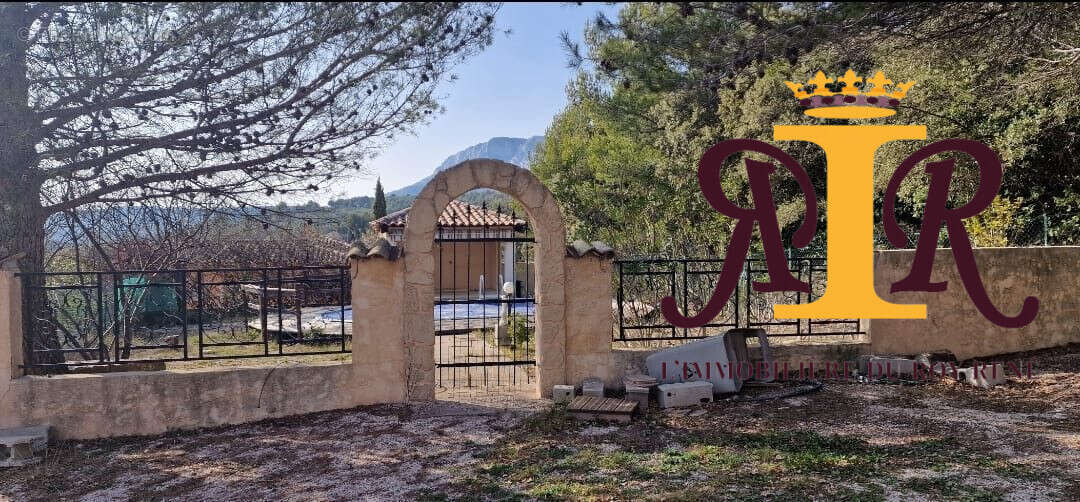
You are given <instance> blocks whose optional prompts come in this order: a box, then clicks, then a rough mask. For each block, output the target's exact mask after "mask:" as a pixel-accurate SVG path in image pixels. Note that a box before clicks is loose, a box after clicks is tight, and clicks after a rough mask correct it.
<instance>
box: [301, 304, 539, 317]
mask: <svg viewBox="0 0 1080 502" xmlns="http://www.w3.org/2000/svg"><path fill="white" fill-rule="evenodd" d="M509 308H510V313H512V314H520V315H525V316H532V315H535V313H536V304H535V303H533V302H531V301H527V302H515V303H511V304H509ZM434 314H435V320H436V321H438V320H440V319H441V320H451V319H483V318H485V317H499V302H497V301H487V302H477V303H465V304H442V305H436V306H435V312H434ZM320 317H322V318H323V319H326V320H327V321H337V320H340V319H341V312H340V311H339V310H337V309H334V310H332V311H330V312H325V313H323V314H322V315H321V316H320ZM345 320H346V321H352V307H345Z"/></svg>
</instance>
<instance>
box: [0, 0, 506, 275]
mask: <svg viewBox="0 0 1080 502" xmlns="http://www.w3.org/2000/svg"><path fill="white" fill-rule="evenodd" d="M496 10H497V7H496V6H492V5H488V4H444V3H424V4H412V3H403V4H392V3H362V4H358V3H333V4H330V3H323V4H305V3H287V4H284V3H269V4H265V3H264V4H258V3H226V4H223V3H173V4H169V3H129V4H120V3H78V4H73V3H68V4H63V3H60V4H49V3H26V4H24V3H12V4H3V5H0V51H2V52H3V54H2V55H0V159H3V162H0V258H2V257H5V256H9V255H14V254H17V253H25V256H24V257H23V258H22V259H21V263H20V264H21V266H22V267H23V269H24V270H30V271H34V270H41V268H42V263H43V260H44V252H45V251H44V241H45V230H44V229H45V225H46V223H47V222H50V221H51V220H50V216H51V215H55V214H61V213H63V214H66V215H68V217H69V220H72V221H74V219H76V218H75V217H77V216H78V215H79V214H80V211H83V210H86V209H87V208H96V207H101V206H102V205H115V204H120V205H137V204H144V203H146V202H147V201H152V200H161V199H168V200H173V201H182V202H183V203H184V204H187V205H190V206H191V207H203V208H213V207H221V206H222V204H226V205H229V206H230V207H234V208H238V209H240V210H245V214H247V215H249V216H251V217H253V218H255V219H259V218H260V213H259V212H258V211H246V209H248V208H250V206H252V205H255V204H259V203H260V202H262V201H265V198H266V197H267V196H273V195H276V194H285V193H294V192H300V191H309V190H310V191H314V190H318V189H319V187H320V185H322V184H324V183H325V182H327V181H329V180H331V179H332V178H333V177H334V176H335V175H338V174H340V173H342V171H343V169H346V168H354V169H363V165H364V164H363V163H364V161H365V160H366V159H368V158H369V157H370V156H371V155H373V154H374V153H375V152H376V151H377V150H378V149H379V148H380V147H382V146H383V145H385V143H386V142H387V141H388V140H390V139H392V138H393V136H394V134H397V133H400V132H403V131H409V130H410V129H411V128H412V127H413V126H415V125H417V124H419V123H422V122H423V121H424V120H425V118H426V117H428V116H429V115H430V114H432V113H433V112H437V111H439V105H438V103H437V100H436V96H435V94H434V92H435V89H436V88H437V85H438V84H439V83H440V82H442V81H445V80H447V79H451V78H453V77H452V75H451V74H450V70H451V68H452V67H453V65H455V64H457V63H460V62H461V61H462V60H463V59H464V58H466V57H468V56H470V55H472V54H474V53H475V52H477V51H478V50H480V49H482V48H483V47H485V46H486V45H488V44H490V42H491V32H492V26H493V16H494V14H495V11H496Z"/></svg>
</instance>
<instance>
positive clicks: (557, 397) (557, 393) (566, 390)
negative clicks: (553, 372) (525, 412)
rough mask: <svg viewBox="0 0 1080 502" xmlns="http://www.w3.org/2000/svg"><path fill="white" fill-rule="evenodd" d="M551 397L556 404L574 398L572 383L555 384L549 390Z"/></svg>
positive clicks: (567, 401)
mask: <svg viewBox="0 0 1080 502" xmlns="http://www.w3.org/2000/svg"><path fill="white" fill-rule="evenodd" d="M551 399H552V400H554V401H555V403H556V404H566V403H569V402H570V401H572V400H573V399H574V386H573V385H556V386H554V388H552V390H551Z"/></svg>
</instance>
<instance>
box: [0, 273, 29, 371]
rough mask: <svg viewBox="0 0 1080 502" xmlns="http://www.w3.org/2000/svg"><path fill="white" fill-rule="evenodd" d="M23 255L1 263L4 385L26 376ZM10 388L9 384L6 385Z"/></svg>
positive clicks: (0, 327)
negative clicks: (21, 262)
mask: <svg viewBox="0 0 1080 502" xmlns="http://www.w3.org/2000/svg"><path fill="white" fill-rule="evenodd" d="M18 259H19V256H12V257H8V258H7V259H5V260H3V261H2V262H0V382H7V381H8V380H9V379H14V378H18V377H20V376H22V375H23V371H22V364H23V311H22V308H23V301H22V281H21V280H19V278H18V277H16V276H15V274H16V273H18V272H19V265H18V261H17V260H18ZM4 387H6V385H4Z"/></svg>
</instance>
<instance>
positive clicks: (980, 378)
mask: <svg viewBox="0 0 1080 502" xmlns="http://www.w3.org/2000/svg"><path fill="white" fill-rule="evenodd" d="M956 373H957V378H958V379H959V380H960V381H961V382H964V383H966V384H968V385H973V386H975V387H979V388H983V389H989V388H991V387H996V386H998V385H1001V384H1003V383H1005V366H1004V365H1002V364H1001V363H992V364H977V365H975V366H974V367H972V368H961V369H959V370H957V372H956Z"/></svg>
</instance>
